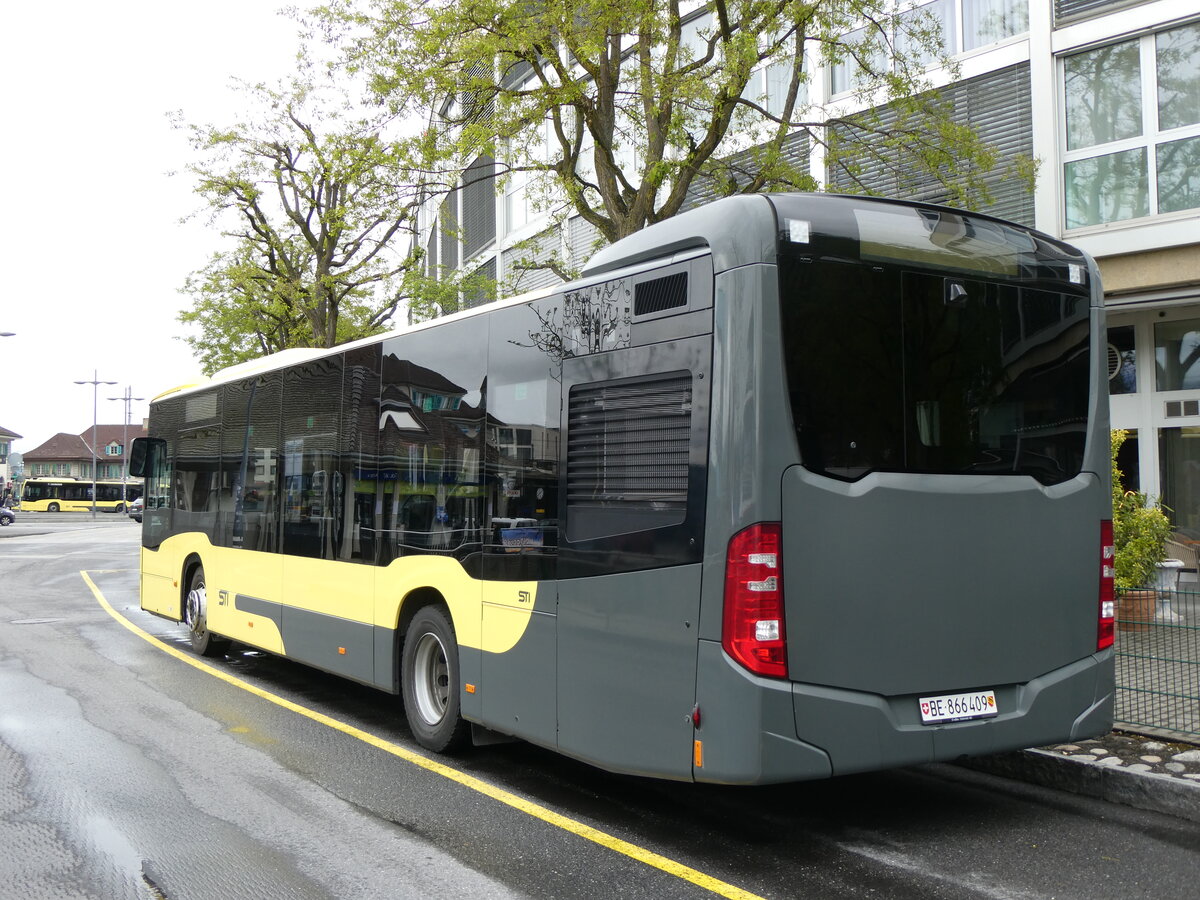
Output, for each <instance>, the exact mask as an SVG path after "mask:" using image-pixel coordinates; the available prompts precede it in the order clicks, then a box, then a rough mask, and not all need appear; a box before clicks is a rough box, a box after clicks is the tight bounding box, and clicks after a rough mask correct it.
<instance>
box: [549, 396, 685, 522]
mask: <svg viewBox="0 0 1200 900" xmlns="http://www.w3.org/2000/svg"><path fill="white" fill-rule="evenodd" d="M568 416H569V418H568V428H569V431H568V435H569V436H568V439H567V506H568V507H580V506H596V505H603V506H609V507H611V506H619V507H622V508H625V509H655V510H660V511H663V510H667V509H679V510H682V509H684V508H685V507H686V502H687V486H688V444H689V436H690V432H691V421H692V377H691V375H683V376H679V375H673V376H670V377H667V378H663V377H656V378H653V379H646V380H641V381H622V382H620V383H619V384H601V385H592V386H588V387H584V388H575V389H573V390H572V391H571V399H570V408H569V410H568Z"/></svg>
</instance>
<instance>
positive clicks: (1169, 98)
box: [1063, 23, 1200, 228]
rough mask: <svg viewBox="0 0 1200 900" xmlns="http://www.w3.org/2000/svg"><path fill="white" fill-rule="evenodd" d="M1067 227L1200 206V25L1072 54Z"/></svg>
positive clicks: (1067, 74)
mask: <svg viewBox="0 0 1200 900" xmlns="http://www.w3.org/2000/svg"><path fill="white" fill-rule="evenodd" d="M1063 72H1064V83H1065V90H1066V98H1065V99H1066V106H1065V109H1066V121H1065V140H1066V154H1065V156H1064V164H1063V184H1064V190H1065V200H1066V210H1065V218H1066V227H1067V228H1084V227H1087V226H1090V225H1102V224H1104V223H1106V222H1118V221H1123V220H1126V219H1136V218H1141V217H1144V216H1149V215H1155V214H1159V213H1169V212H1178V211H1181V210H1189V209H1196V208H1198V207H1200V23H1192V24H1190V25H1183V26H1181V27H1178V28H1172V29H1170V30H1168V31H1161V32H1159V33H1158V34H1150V35H1146V36H1145V37H1141V38H1135V39H1134V40H1131V41H1123V42H1121V43H1118V44H1109V45H1108V46H1105V47H1098V48H1096V49H1094V50H1087V51H1084V52H1083V53H1076V54H1074V55H1072V56H1068V57H1067V58H1066V59H1065V60H1064V62H1063Z"/></svg>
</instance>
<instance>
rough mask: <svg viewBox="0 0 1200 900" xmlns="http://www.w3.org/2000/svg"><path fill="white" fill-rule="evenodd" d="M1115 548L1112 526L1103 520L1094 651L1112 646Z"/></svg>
mask: <svg viewBox="0 0 1200 900" xmlns="http://www.w3.org/2000/svg"><path fill="white" fill-rule="evenodd" d="M1116 556H1117V554H1116V548H1115V546H1114V545H1113V524H1112V522H1111V521H1110V520H1108V519H1105V520H1104V521H1102V522H1101V523H1100V616H1099V625H1098V628H1097V632H1096V649H1097V650H1103V649H1104V648H1106V647H1111V646H1112V645H1113V638H1114V628H1115V627H1116V600H1117V598H1116V591H1115V590H1114V587H1113V586H1114V584H1115V581H1116V571H1115V568H1114V567H1115V565H1116Z"/></svg>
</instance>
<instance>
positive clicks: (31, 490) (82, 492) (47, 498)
mask: <svg viewBox="0 0 1200 900" xmlns="http://www.w3.org/2000/svg"><path fill="white" fill-rule="evenodd" d="M122 488H123V489H124V490H122ZM140 496H142V483H141V482H140V481H129V482H125V483H122V482H120V481H111V480H109V481H97V482H96V509H98V510H102V511H103V512H118V513H119V512H124V511H125V508H126V505H127V504H129V503H132V502H133V501H134V500H136V499H137V498H138V497H140ZM91 508H92V482H91V481H81V480H79V479H77V478H30V479H29V480H28V481H26V482H25V486H24V487H23V488H22V489H21V509H22V511H24V512H87V511H89V510H90V509H91Z"/></svg>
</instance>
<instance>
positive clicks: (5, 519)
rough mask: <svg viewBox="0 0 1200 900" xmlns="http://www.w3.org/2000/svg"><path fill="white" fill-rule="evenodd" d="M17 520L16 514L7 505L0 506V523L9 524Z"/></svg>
mask: <svg viewBox="0 0 1200 900" xmlns="http://www.w3.org/2000/svg"><path fill="white" fill-rule="evenodd" d="M15 521H17V514H16V513H15V512H13V511H12V510H11V509H9V508H8V507H7V506H0V525H11V524H12V523H13V522H15Z"/></svg>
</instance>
